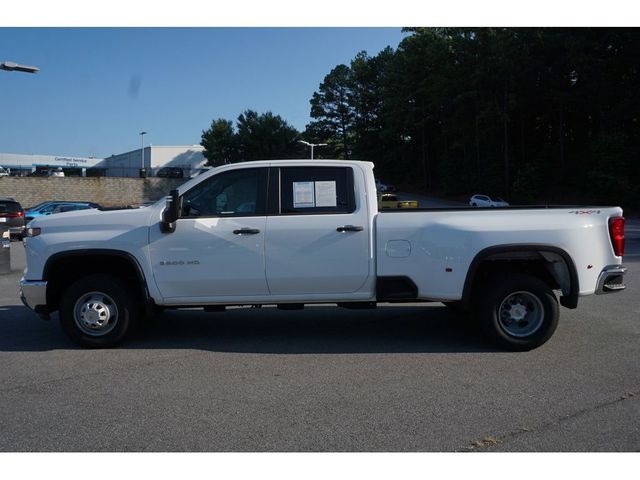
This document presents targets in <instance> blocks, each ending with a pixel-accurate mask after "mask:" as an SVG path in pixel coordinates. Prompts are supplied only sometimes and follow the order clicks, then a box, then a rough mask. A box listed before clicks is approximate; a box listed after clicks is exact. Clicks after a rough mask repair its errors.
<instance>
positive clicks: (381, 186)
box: [375, 178, 396, 193]
mask: <svg viewBox="0 0 640 480" xmlns="http://www.w3.org/2000/svg"><path fill="white" fill-rule="evenodd" d="M375 180H376V190H377V191H378V192H381V193H386V192H395V191H396V187H394V186H393V185H390V184H388V183H384V182H383V181H382V180H380V179H379V178H376V179H375Z"/></svg>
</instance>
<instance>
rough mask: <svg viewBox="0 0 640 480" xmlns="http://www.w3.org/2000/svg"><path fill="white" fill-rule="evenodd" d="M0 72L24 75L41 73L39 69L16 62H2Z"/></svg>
mask: <svg viewBox="0 0 640 480" xmlns="http://www.w3.org/2000/svg"><path fill="white" fill-rule="evenodd" d="M0 70H6V71H8V72H23V73H38V72H39V71H40V69H39V68H38V67H32V66H30V65H20V64H19V63H16V62H2V63H0Z"/></svg>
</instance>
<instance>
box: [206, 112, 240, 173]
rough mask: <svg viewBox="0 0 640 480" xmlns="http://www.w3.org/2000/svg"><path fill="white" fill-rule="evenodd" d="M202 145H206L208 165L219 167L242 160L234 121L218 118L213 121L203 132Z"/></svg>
mask: <svg viewBox="0 0 640 480" xmlns="http://www.w3.org/2000/svg"><path fill="white" fill-rule="evenodd" d="M201 138H202V140H201V142H200V145H202V146H203V147H204V152H203V154H204V156H205V158H206V159H207V165H209V166H212V167H217V166H219V165H224V164H227V163H235V162H237V161H239V160H240V157H239V156H238V142H237V137H236V134H235V132H234V129H233V122H231V121H230V120H225V119H224V118H218V119H217V120H213V121H212V122H211V127H209V129H208V130H204V131H203V132H202V137H201Z"/></svg>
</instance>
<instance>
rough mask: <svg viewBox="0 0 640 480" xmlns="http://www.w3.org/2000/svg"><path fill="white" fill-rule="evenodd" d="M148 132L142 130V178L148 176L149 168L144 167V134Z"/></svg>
mask: <svg viewBox="0 0 640 480" xmlns="http://www.w3.org/2000/svg"><path fill="white" fill-rule="evenodd" d="M146 134H147V132H140V157H142V165H141V168H140V178H146V177H147V170H146V169H145V168H144V136H145V135H146Z"/></svg>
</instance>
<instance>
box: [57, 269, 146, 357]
mask: <svg viewBox="0 0 640 480" xmlns="http://www.w3.org/2000/svg"><path fill="white" fill-rule="evenodd" d="M131 291H132V289H131V287H130V286H129V285H128V284H127V283H125V282H123V281H122V280H120V279H118V278H117V277H113V276H111V275H103V274H96V275H88V276H86V277H82V278H80V279H79V280H77V281H76V282H74V283H72V284H71V285H70V286H69V287H68V288H67V289H66V290H65V291H64V293H63V294H62V298H61V299H60V324H61V326H62V329H63V330H64V331H65V333H66V334H67V335H68V336H69V338H71V340H73V341H74V342H75V343H77V344H78V345H80V346H82V347H87V348H109V347H113V346H115V345H117V344H118V343H119V342H121V341H122V340H123V339H124V338H125V337H126V336H127V334H128V333H130V332H132V331H133V330H134V329H135V327H136V325H137V324H138V321H139V319H140V318H141V317H142V309H141V308H140V307H139V306H138V305H137V304H136V302H135V299H134V297H133V295H132V293H131Z"/></svg>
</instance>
